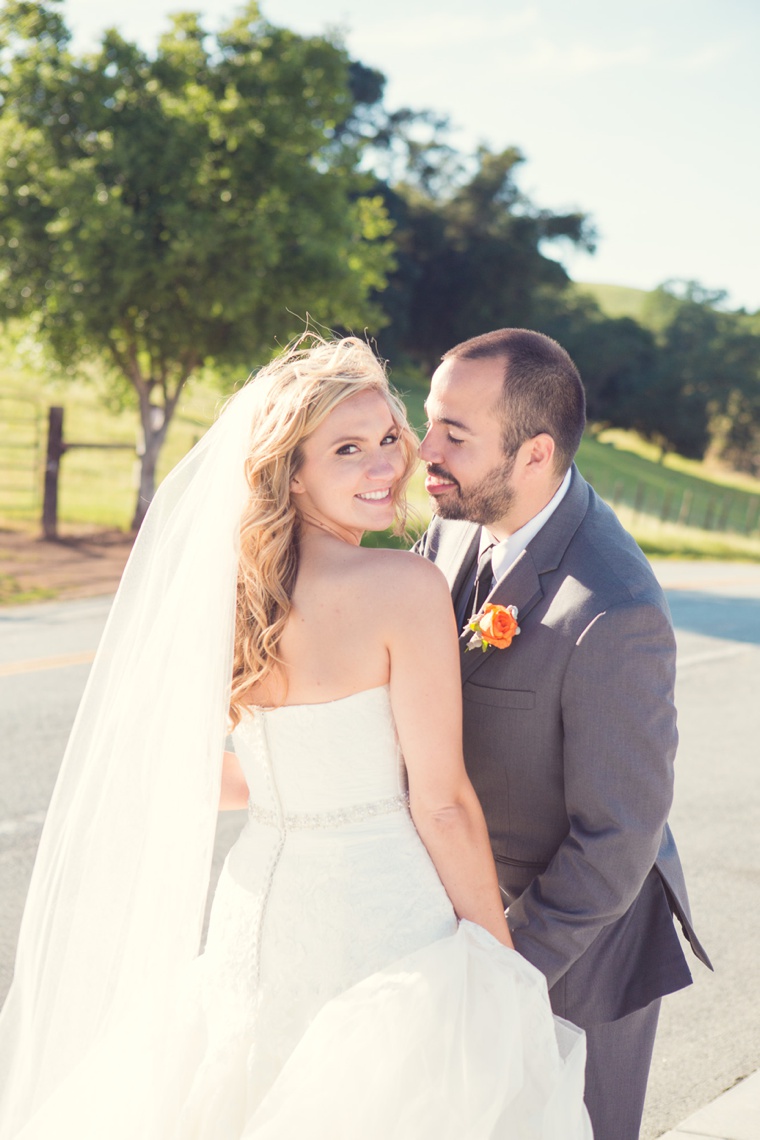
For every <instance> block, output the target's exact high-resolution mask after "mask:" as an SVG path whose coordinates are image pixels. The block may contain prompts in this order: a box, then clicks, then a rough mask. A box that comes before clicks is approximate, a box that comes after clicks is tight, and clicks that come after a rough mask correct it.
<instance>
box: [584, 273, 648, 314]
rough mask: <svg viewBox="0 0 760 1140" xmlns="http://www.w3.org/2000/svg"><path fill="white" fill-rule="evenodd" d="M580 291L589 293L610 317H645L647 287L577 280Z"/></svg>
mask: <svg viewBox="0 0 760 1140" xmlns="http://www.w3.org/2000/svg"><path fill="white" fill-rule="evenodd" d="M575 288H576V289H577V290H578V292H579V293H588V294H589V295H590V296H591V297H593V298H594V300H595V301H596V303H597V304H598V306H599V308H600V309H601V310H602V312H603V313H605V314H606V315H607V316H608V317H633V319H634V320H635V321H641V320H642V318H643V312H644V305H645V302H646V299H647V297H648V296H649V293H648V292H647V291H646V289H634V288H632V287H631V286H629V285H599V284H593V283H592V282H590V281H577V282H576V283H575Z"/></svg>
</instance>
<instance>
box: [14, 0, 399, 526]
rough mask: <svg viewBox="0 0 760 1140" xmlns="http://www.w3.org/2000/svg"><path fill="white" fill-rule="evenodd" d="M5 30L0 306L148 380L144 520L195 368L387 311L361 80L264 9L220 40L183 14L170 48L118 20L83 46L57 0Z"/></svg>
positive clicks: (141, 398) (75, 349) (384, 223)
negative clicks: (147, 44)
mask: <svg viewBox="0 0 760 1140" xmlns="http://www.w3.org/2000/svg"><path fill="white" fill-rule="evenodd" d="M0 35H1V36H2V40H1V41H0V42H1V43H2V51H3V56H4V66H3V68H2V70H1V71H0V100H1V102H0V153H1V154H2V156H3V162H2V167H1V168H0V235H1V236H0V243H2V244H1V245H0V306H2V307H3V308H4V309H5V311H6V313H8V314H9V315H24V314H29V316H30V317H32V319H33V320H35V321H36V322H37V324H38V327H39V331H40V333H41V334H42V336H43V337H44V338H45V339H46V340H47V341H48V343H49V344H50V346H51V347H52V349H53V351H54V353H55V355H56V356H57V358H58V359H59V360H60V361H61V362H63V363H64V364H67V365H70V364H72V363H74V362H77V361H81V360H82V359H86V358H87V357H88V356H90V357H92V356H98V357H102V358H106V359H107V360H108V361H109V362H110V365H111V368H112V370H113V373H114V375H115V376H117V377H119V378H120V379H119V381H118V382H120V383H122V384H128V385H130V386H131V388H132V389H134V391H135V393H136V395H137V400H138V403H139V408H140V415H141V422H142V428H143V432H144V435H145V440H146V450H145V456H144V458H143V480H142V486H141V493H140V502H139V503H138V509H137V511H136V516H135V522H136V523H139V521H140V518H141V515H142V513H143V512H144V509H145V506H146V505H147V500H149V498H150V497H151V495H152V491H153V478H154V471H155V462H156V458H157V455H158V451H159V449H160V446H161V444H162V443H163V440H164V438H165V435H166V430H167V428H168V425H169V422H170V420H171V416H172V414H173V412H174V410H175V408H176V406H177V401H178V399H179V396H180V393H181V391H182V388H183V385H184V384H185V383H186V381H187V379H188V377H189V376H190V375H191V374H192V373H193V372H194V371H195V370H196V369H198V368H199V367H200V366H201V365H203V364H204V363H207V362H210V361H212V362H216V363H223V364H228V365H229V364H235V365H241V366H242V367H243V368H244V369H246V370H247V369H249V368H250V366H251V364H252V362H253V361H254V360H255V359H256V357H257V356H259V355H260V354H262V353H268V352H269V351H270V350H271V348H272V347H273V345H274V341H275V338H280V339H286V338H287V337H288V336H290V335H291V334H292V333H293V332H295V331H297V329H298V328H299V327H302V324H301V318H302V316H303V314H305V313H306V312H309V313H311V314H312V315H313V316H314V317H315V319H317V320H318V321H320V322H323V323H324V324H326V325H329V326H335V325H339V326H351V325H358V326H360V327H361V326H362V325H364V324H365V323H367V322H372V323H374V324H375V325H378V324H380V323H381V322H382V314H381V311H380V309H379V308H378V306H377V304H376V303H375V302H374V301H373V300H372V299H371V296H370V295H371V293H372V292H375V293H376V292H377V291H379V290H380V289H382V287H383V285H384V282H385V275H386V273H387V271H388V268H389V266H390V265H391V256H392V251H391V247H390V245H389V242H388V240H387V239H388V234H389V230H390V224H389V221H388V219H387V216H386V212H385V209H384V207H383V205H382V202H381V200H380V197H379V196H378V195H376V194H373V193H371V192H370V187H371V182H370V179H369V178H368V176H367V175H366V174H362V173H361V172H360V169H359V164H360V161H361V154H362V146H363V143H362V139H361V136H360V132H358V131H357V130H356V129H352V127H351V122H352V119H355V118H356V116H357V113H358V108H357V97H356V96H355V94H354V93H353V91H352V80H353V81H354V86H355V80H356V76H355V75H353V77H352V73H351V65H350V61H349V59H348V56H347V54H346V52H345V50H344V49H343V48H342V47H341V46H340V44H339V43H337V42H335V41H333V40H331V39H330V38H326V37H321V36H317V37H303V36H299V35H296V34H295V33H293V32H291V31H288V30H287V29H284V28H276V27H274V26H272V25H271V24H269V23H267V22H266V21H265V20H264V19H263V18H262V16H261V15H260V13H259V10H258V7H257V6H256V5H255V4H250V5H249V6H248V8H247V9H246V10H245V11H244V13H243V15H242V16H241V17H240V18H238V19H236V20H235V21H234V22H233V23H231V24H230V26H229V27H227V28H226V29H225V30H223V31H222V32H220V33H219V34H217V35H216V36H213V37H212V36H209V35H208V34H207V33H206V31H205V30H204V29H203V27H202V26H201V24H200V22H199V18H198V17H197V16H195V15H191V14H183V15H179V16H175V17H174V20H173V24H172V27H171V30H170V31H169V32H168V33H167V34H166V35H164V36H163V37H162V39H161V40H160V42H159V44H158V48H157V50H156V51H155V53H152V54H148V53H146V52H144V51H142V50H141V49H140V48H138V47H137V46H136V45H135V44H132V43H129V42H127V41H126V40H124V39H123V38H122V37H121V36H120V35H119V34H118V33H117V32H115V31H109V32H107V33H106V34H105V36H104V38H103V41H102V44H101V46H100V47H99V49H98V50H97V51H96V52H95V53H93V54H90V55H87V56H82V57H76V56H74V55H73V54H72V53H71V51H70V48H69V42H70V36H69V32H68V30H67V28H66V26H65V24H64V23H63V20H62V18H61V16H60V14H59V10H58V5H57V0H47V2H43V3H31V2H26V0H8V2H7V3H6V4H5V5H4V6H3V8H2V10H0ZM372 95H373V92H371V91H370V92H369V93H368V94H367V96H366V97H367V98H371V97H372ZM295 314H298V316H296V315H295Z"/></svg>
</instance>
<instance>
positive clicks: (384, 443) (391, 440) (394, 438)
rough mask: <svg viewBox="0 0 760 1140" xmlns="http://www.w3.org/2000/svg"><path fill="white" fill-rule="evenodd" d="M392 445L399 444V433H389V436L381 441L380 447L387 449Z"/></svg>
mask: <svg viewBox="0 0 760 1140" xmlns="http://www.w3.org/2000/svg"><path fill="white" fill-rule="evenodd" d="M390 443H398V433H397V432H394V431H389V432H388V434H387V435H386V436H384V437H383V439H381V441H380V446H381V447H386V446H387V445H388V444H390Z"/></svg>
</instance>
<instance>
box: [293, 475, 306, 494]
mask: <svg viewBox="0 0 760 1140" xmlns="http://www.w3.org/2000/svg"><path fill="white" fill-rule="evenodd" d="M305 490H306V488H305V487H304V485H303V483H302V482H301V480H300V479H299V478H298V476H297V475H294V476H293V478H292V479H291V480H290V493H291V495H302V494H303V493H304V491H305Z"/></svg>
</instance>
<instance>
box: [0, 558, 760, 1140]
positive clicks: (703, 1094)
mask: <svg viewBox="0 0 760 1140" xmlns="http://www.w3.org/2000/svg"><path fill="white" fill-rule="evenodd" d="M657 572H658V574H659V576H660V578H661V580H662V582H663V584H664V585H665V587H666V589H667V591H668V596H669V598H670V602H671V607H672V610H673V616H674V620H675V624H676V629H677V635H678V646H679V682H678V705H679V713H680V719H679V723H680V730H681V747H680V751H679V760H678V785H677V795H676V803H675V806H674V810H673V813H672V817H671V818H672V823H673V827H674V830H675V833H676V837H677V840H678V843H679V847H680V849H681V853H682V857H683V860H684V863H685V865H686V869H687V877H688V881H689V887H690V892H691V898H692V907H693V911H694V917H695V922H696V924H697V927H698V929H699V931H700V934H701V935H702V937H703V940H704V942H705V944H706V945H707V948H708V950H709V952H710V954H711V955H712V958H713V961H714V964H715V966H716V973H715V975H711V974H709V973H708V971H707V970H705V969H704V968H703V967H701V966H700V965H699V963H698V962H696V960H694V968H695V985H694V986H692V987H690V988H689V989H687V990H684V991H682V992H681V993H679V994H675V995H673V996H671V997H670V998H668V999H667V1001H666V1002H665V1004H664V1012H663V1017H662V1021H661V1030H660V1033H659V1036H658V1040H657V1045H656V1049H655V1057H654V1062H653V1068H652V1078H651V1081H650V1089H649V1096H648V1100H647V1110H646V1115H645V1122H644V1128H643V1131H642V1140H653V1138H654V1137H656V1136H659V1135H661V1133H663V1132H664V1131H666V1130H667V1129H668V1128H670V1127H673V1126H674V1125H675V1124H677V1123H678V1122H679V1121H680V1120H682V1119H683V1118H684V1117H685V1116H688V1115H689V1114H690V1113H691V1112H693V1111H694V1110H695V1109H697V1108H699V1107H700V1106H701V1105H703V1104H705V1103H707V1102H708V1101H709V1100H711V1099H712V1098H713V1097H714V1096H715V1095H717V1094H718V1093H719V1092H721V1091H722V1090H723V1089H725V1088H727V1087H729V1086H730V1085H731V1084H733V1082H734V1081H735V1080H737V1079H739V1078H740V1077H743V1076H746V1075H747V1074H749V1073H751V1072H754V1071H755V1070H756V1069H758V1068H760V999H758V996H757V993H756V984H757V981H758V980H760V971H758V967H757V963H758V961H759V960H760V959H759V957H758V949H757V947H758V944H759V943H760V894H759V893H758V886H760V780H758V772H757V769H758V760H760V750H759V748H758V737H760V731H758V730H759V729H760V568H758V567H755V566H742V565H725V564H699V563H691V564H686V563H664V562H663V563H660V564H658V566H657ZM107 609H108V602H107V601H106V600H103V599H94V600H90V601H83V602H70V603H66V604H58V605H57V604H47V605H39V606H34V607H25V608H23V609H17V610H0V733H2V736H1V737H0V739H2V741H3V747H2V752H1V753H0V995H1V994H3V993H4V992H5V989H6V988H7V985H8V982H9V980H10V971H11V962H12V954H13V946H14V944H15V939H16V935H17V930H18V922H19V919H20V912H21V907H22V900H23V897H24V894H25V891H26V886H27V883H28V879H29V875H30V873H31V865H32V860H33V857H34V850H35V848H36V844H37V839H38V836H39V828H40V824H41V821H42V818H43V816H44V811H45V807H46V805H47V802H48V799H49V796H50V791H51V788H52V782H53V779H54V773H55V770H56V767H57V764H58V761H59V759H60V755H61V752H62V749H63V746H64V743H65V740H66V736H67V734H68V731H69V728H70V726H71V722H72V720H73V716H74V712H75V709H76V704H77V701H78V699H79V696H80V694H81V691H82V688H83V685H84V683H85V681H86V677H87V669H88V664H87V661H88V659H89V655H90V653H91V651H92V649H93V648H94V646H95V644H96V642H97V638H98V635H99V632H100V630H101V628H102V625H103V622H104V621H105V617H106V614H107ZM51 658H52V659H53V660H52V661H51ZM51 665H52V666H54V667H49V666H51ZM240 823H241V819H240V815H239V813H235V814H230V815H227V816H225V817H222V822H221V826H220V833H219V835H218V837H217V860H216V863H217V866H218V865H219V863H220V860H221V858H222V857H223V853H224V851H225V850H226V849H227V847H228V846H229V844H230V842H231V840H232V838H233V837H234V835H235V833H236V831H237V829H238V828H239V826H240Z"/></svg>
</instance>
